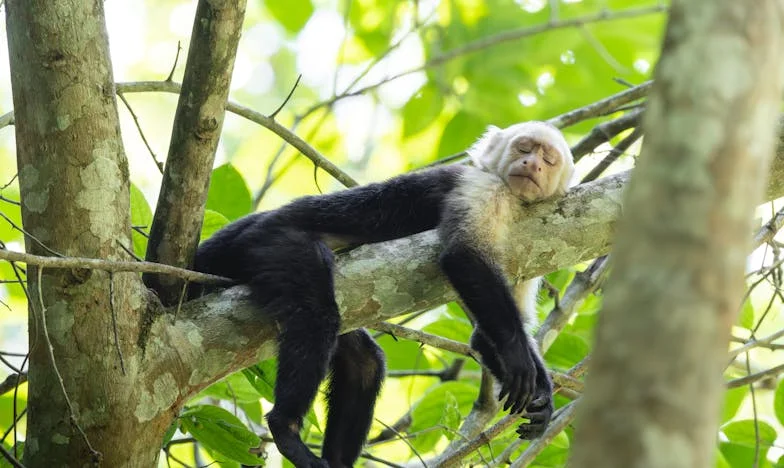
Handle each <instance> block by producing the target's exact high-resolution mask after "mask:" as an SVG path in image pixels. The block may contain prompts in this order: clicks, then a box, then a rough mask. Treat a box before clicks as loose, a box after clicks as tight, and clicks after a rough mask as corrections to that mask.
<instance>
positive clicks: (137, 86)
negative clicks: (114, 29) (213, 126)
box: [116, 81, 359, 187]
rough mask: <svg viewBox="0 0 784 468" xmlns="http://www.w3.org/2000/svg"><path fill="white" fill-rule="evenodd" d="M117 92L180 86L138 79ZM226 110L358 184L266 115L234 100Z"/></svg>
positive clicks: (344, 180) (346, 182)
mask: <svg viewBox="0 0 784 468" xmlns="http://www.w3.org/2000/svg"><path fill="white" fill-rule="evenodd" d="M116 86H117V92H122V93H141V92H150V91H154V92H164V93H174V94H179V93H180V91H181V88H182V85H181V84H180V83H174V82H167V81H139V82H133V83H117V85H116ZM226 110H227V111H229V112H232V113H234V114H237V115H239V116H241V117H245V118H246V119H248V120H250V121H251V122H256V123H257V124H259V125H261V126H262V127H264V128H267V129H268V130H270V131H271V132H273V133H275V134H276V135H278V136H279V137H281V138H282V139H283V140H285V141H286V142H287V143H289V144H290V145H291V146H293V147H294V148H296V149H297V150H299V152H300V153H302V154H303V155H304V156H306V157H307V158H309V159H310V160H311V161H313V162H314V163H316V164H318V165H319V166H320V167H321V168H322V169H324V170H325V171H326V172H327V173H328V174H329V175H331V176H332V177H334V178H335V179H337V180H338V181H339V182H340V183H342V184H343V185H344V186H346V187H354V186H356V185H359V184H358V183H357V182H356V181H355V180H354V179H352V178H351V177H350V176H349V175H348V174H345V173H344V172H343V171H341V170H340V169H339V168H338V167H337V166H336V165H334V164H333V163H332V162H331V161H329V160H328V159H327V158H326V157H324V156H323V155H322V154H321V153H319V152H318V151H317V150H316V149H315V148H313V147H312V146H310V145H309V144H308V143H306V142H305V141H304V140H303V139H302V138H300V137H299V136H297V135H296V134H294V133H293V132H291V131H290V130H289V129H287V128H286V127H284V126H283V125H281V124H279V123H278V122H277V121H276V120H274V119H271V118H269V117H267V116H266V115H264V114H262V113H260V112H256V111H254V110H252V109H249V108H247V107H245V106H241V105H239V104H237V103H235V102H232V101H228V102H227V103H226Z"/></svg>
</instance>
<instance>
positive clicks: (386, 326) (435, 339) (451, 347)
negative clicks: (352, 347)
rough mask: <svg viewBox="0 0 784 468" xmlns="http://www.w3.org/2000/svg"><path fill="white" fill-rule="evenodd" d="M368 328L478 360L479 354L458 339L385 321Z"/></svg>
mask: <svg viewBox="0 0 784 468" xmlns="http://www.w3.org/2000/svg"><path fill="white" fill-rule="evenodd" d="M368 328H372V329H374V330H377V331H383V332H385V333H389V334H390V335H392V336H396V337H401V338H405V339H407V340H412V341H418V342H420V343H422V344H426V345H429V346H432V347H434V348H439V349H443V350H446V351H451V352H453V353H457V354H462V355H464V356H469V357H472V358H474V359H476V360H477V362H478V361H479V354H478V353H477V352H476V351H474V350H473V349H472V348H471V347H470V346H468V345H467V344H465V343H461V342H459V341H455V340H450V339H449V338H444V337H442V336H438V335H432V334H430V333H425V332H423V331H419V330H414V329H413V328H408V327H402V326H400V325H395V324H393V323H387V322H379V323H376V324H374V325H371V326H370V327H368Z"/></svg>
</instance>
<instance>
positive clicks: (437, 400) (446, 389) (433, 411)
mask: <svg viewBox="0 0 784 468" xmlns="http://www.w3.org/2000/svg"><path fill="white" fill-rule="evenodd" d="M478 391H479V390H478V388H477V386H476V385H471V384H469V383H466V382H445V383H442V384H440V385H438V386H436V387H435V388H433V389H432V390H430V391H429V392H427V393H426V394H425V395H424V396H423V397H422V399H421V400H419V402H417V403H416V405H415V406H414V409H413V410H412V411H411V427H410V428H409V431H408V432H409V433H416V432H420V431H424V430H425V429H429V428H432V427H435V426H440V425H442V424H444V423H445V422H446V420H445V419H444V418H445V411H447V410H448V409H449V408H448V407H449V405H451V404H454V403H456V404H457V408H458V411H459V413H460V414H468V412H469V411H471V406H472V405H473V403H474V400H475V399H476V395H477V393H478ZM450 411H451V410H450ZM450 418H454V413H453V414H452V416H448V417H447V420H448V419H450ZM444 434H445V431H444V430H443V429H441V430H438V429H436V430H431V431H425V432H423V433H422V434H421V435H419V436H418V437H416V439H414V440H413V442H412V443H413V444H414V447H416V449H417V450H419V451H422V452H427V451H430V450H432V449H433V448H434V447H435V445H436V444H437V443H438V440H439V439H440V438H441V436H442V435H444Z"/></svg>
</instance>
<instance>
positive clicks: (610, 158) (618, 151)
mask: <svg viewBox="0 0 784 468" xmlns="http://www.w3.org/2000/svg"><path fill="white" fill-rule="evenodd" d="M640 137H642V127H636V128H635V129H634V130H633V131H632V133H630V134H629V135H628V136H627V137H626V138H624V139H623V140H621V141H620V142H618V144H617V145H615V147H614V148H613V149H612V150H610V153H609V154H607V156H605V157H604V159H602V160H601V161H600V162H599V164H597V165H596V167H594V168H593V169H591V172H589V173H588V174H587V175H586V176H585V177H583V179H582V181H581V183H586V182H590V181H592V180H596V179H597V178H598V177H599V176H600V175H601V174H602V172H604V171H605V170H607V168H608V167H610V164H612V163H614V162H615V161H616V160H617V159H618V158H619V157H621V155H622V154H624V153H626V151H627V150H628V149H629V148H630V147H631V146H632V145H633V144H634V143H635V142H636V141H637V140H639V139H640Z"/></svg>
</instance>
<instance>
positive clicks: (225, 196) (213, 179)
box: [206, 164, 253, 221]
mask: <svg viewBox="0 0 784 468" xmlns="http://www.w3.org/2000/svg"><path fill="white" fill-rule="evenodd" d="M206 208H207V209H208V210H212V211H215V212H217V213H220V214H221V215H223V216H224V217H226V218H227V219H229V220H231V221H234V220H235V219H237V218H240V217H242V216H245V215H246V214H248V213H250V212H251V211H252V208H253V207H252V200H251V197H250V190H249V189H248V184H247V183H246V182H245V178H244V177H242V174H240V173H239V171H238V170H237V168H236V167H234V166H233V165H231V164H224V165H222V166H220V167H218V168H216V169H215V170H213V171H212V175H211V176H210V190H209V192H208V193H207V205H206Z"/></svg>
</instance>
